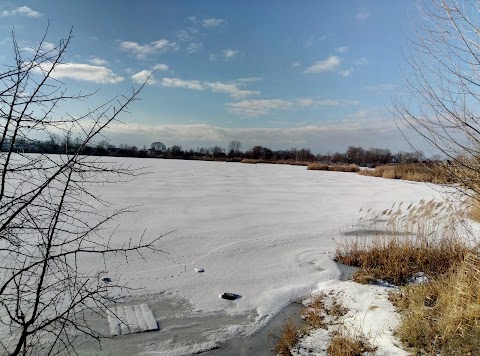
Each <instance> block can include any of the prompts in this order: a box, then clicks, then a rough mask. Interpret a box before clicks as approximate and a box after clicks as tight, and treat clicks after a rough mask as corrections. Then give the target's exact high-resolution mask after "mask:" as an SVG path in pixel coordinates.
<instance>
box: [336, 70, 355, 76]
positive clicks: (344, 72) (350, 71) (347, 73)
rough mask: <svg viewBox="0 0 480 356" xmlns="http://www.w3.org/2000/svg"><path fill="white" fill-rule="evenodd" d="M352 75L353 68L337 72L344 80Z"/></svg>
mask: <svg viewBox="0 0 480 356" xmlns="http://www.w3.org/2000/svg"><path fill="white" fill-rule="evenodd" d="M352 73H353V68H347V69H343V70H341V71H339V72H338V74H340V75H341V76H342V77H344V78H346V77H349V76H350V75H352Z"/></svg>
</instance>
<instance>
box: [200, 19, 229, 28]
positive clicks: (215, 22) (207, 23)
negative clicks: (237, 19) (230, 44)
mask: <svg viewBox="0 0 480 356" xmlns="http://www.w3.org/2000/svg"><path fill="white" fill-rule="evenodd" d="M224 23H225V20H222V19H216V18H209V19H205V20H203V21H202V25H203V27H206V28H213V27H218V26H220V25H223V24H224Z"/></svg>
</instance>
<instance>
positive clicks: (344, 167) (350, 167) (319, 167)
mask: <svg viewBox="0 0 480 356" xmlns="http://www.w3.org/2000/svg"><path fill="white" fill-rule="evenodd" d="M307 169H308V170H310V171H335V172H358V171H359V170H360V168H358V166H357V165H356V164H332V165H328V164H325V163H309V164H308V166H307Z"/></svg>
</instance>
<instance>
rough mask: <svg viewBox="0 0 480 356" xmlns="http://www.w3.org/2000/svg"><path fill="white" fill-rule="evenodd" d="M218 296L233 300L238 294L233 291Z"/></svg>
mask: <svg viewBox="0 0 480 356" xmlns="http://www.w3.org/2000/svg"><path fill="white" fill-rule="evenodd" d="M220 298H223V299H226V300H235V299H238V298H240V296H239V295H238V294H235V293H223V294H222V295H221V296H220Z"/></svg>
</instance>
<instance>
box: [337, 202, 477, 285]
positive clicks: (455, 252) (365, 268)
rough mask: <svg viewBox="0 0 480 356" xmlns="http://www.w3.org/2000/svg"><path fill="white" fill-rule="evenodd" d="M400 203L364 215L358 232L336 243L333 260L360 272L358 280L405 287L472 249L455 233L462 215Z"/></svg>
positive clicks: (433, 205)
mask: <svg viewBox="0 0 480 356" xmlns="http://www.w3.org/2000/svg"><path fill="white" fill-rule="evenodd" d="M394 205H395V204H394ZM402 205H403V204H402V203H401V204H399V205H398V206H397V207H395V206H392V208H391V209H386V210H384V211H382V212H380V213H371V212H369V211H368V212H366V213H365V216H361V217H360V219H359V222H360V225H359V229H358V231H357V233H354V236H353V237H352V236H349V237H347V238H345V239H344V240H343V241H342V242H340V243H339V246H338V248H337V252H336V256H335V259H336V260H337V261H338V262H341V263H343V264H346V265H349V266H355V267H359V268H360V270H359V271H357V272H356V274H355V276H354V277H355V279H356V281H358V282H364V283H365V282H368V281H369V280H372V279H373V280H376V279H381V280H384V281H387V282H389V283H393V284H396V285H404V284H407V283H408V282H409V279H410V278H411V277H412V276H413V275H415V274H416V273H419V272H422V273H424V274H425V275H426V276H427V277H436V276H439V275H442V274H444V273H446V272H447V271H448V270H449V269H450V268H451V267H452V266H455V265H457V264H459V263H460V262H461V261H462V260H463V258H464V256H465V255H466V253H467V252H469V251H472V250H473V248H472V247H471V246H470V245H469V244H468V243H467V241H466V240H465V239H464V238H463V237H461V236H460V235H459V234H458V232H457V231H456V229H455V226H456V225H457V222H458V219H459V218H461V216H464V215H465V212H464V211H458V212H456V213H455V214H449V213H448V212H449V211H450V209H452V206H451V205H449V204H448V203H442V202H435V201H430V202H425V201H422V202H421V203H420V204H419V205H417V206H413V205H410V206H408V207H403V206H402ZM404 209H405V210H404ZM365 232H368V233H365Z"/></svg>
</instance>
